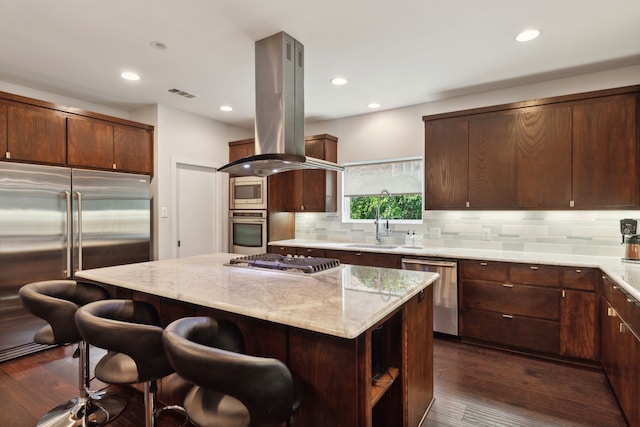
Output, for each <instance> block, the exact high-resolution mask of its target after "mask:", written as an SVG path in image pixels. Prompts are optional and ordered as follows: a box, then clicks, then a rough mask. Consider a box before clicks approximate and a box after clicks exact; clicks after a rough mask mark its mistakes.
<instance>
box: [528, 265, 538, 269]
mask: <svg viewBox="0 0 640 427" xmlns="http://www.w3.org/2000/svg"><path fill="white" fill-rule="evenodd" d="M529 268H530V269H532V270H537V269H538V267H537V266H535V265H531V266H529Z"/></svg>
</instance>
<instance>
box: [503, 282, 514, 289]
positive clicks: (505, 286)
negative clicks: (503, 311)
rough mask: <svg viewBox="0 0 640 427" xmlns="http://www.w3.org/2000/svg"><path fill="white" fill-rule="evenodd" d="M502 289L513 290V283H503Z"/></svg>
mask: <svg viewBox="0 0 640 427" xmlns="http://www.w3.org/2000/svg"><path fill="white" fill-rule="evenodd" d="M502 287H503V288H513V285H512V284H511V283H503V284H502Z"/></svg>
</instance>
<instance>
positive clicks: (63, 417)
mask: <svg viewBox="0 0 640 427" xmlns="http://www.w3.org/2000/svg"><path fill="white" fill-rule="evenodd" d="M19 295H20V301H21V302H22V305H23V306H24V307H25V309H26V310H27V311H29V312H30V313H32V314H33V315H35V316H37V317H40V318H42V319H44V320H45V321H47V322H48V325H45V326H44V327H42V328H41V329H40V330H39V331H38V332H36V334H35V336H34V338H33V340H34V341H35V342H37V343H40V344H50V345H64V344H70V343H78V350H77V353H78V354H79V358H80V360H79V368H80V372H79V375H78V379H79V384H78V390H79V396H78V397H77V398H75V399H72V400H70V401H68V402H67V403H63V404H62V405H59V406H57V407H56V408H54V409H52V410H51V411H49V412H47V413H46V414H45V415H44V416H43V417H42V418H41V419H40V421H38V424H37V425H38V426H47V427H63V426H64V427H71V426H99V425H103V424H106V423H108V422H109V421H111V420H113V418H115V417H116V416H118V415H119V414H120V413H121V412H122V411H123V410H124V408H125V406H126V404H127V402H126V400H124V399H122V398H120V397H118V396H114V395H105V394H104V393H102V392H100V393H94V392H90V391H89V383H90V380H91V376H90V373H89V346H88V345H87V343H86V342H85V341H83V339H82V337H81V336H80V333H79V332H78V329H77V328H76V323H75V313H76V311H77V309H78V307H80V306H83V305H85V304H88V303H90V302H93V301H98V300H103V299H107V298H109V294H108V293H107V291H106V290H105V289H103V288H101V287H100V286H97V285H91V284H86V283H77V282H75V281H74V280H48V281H42V282H33V283H29V284H26V285H24V286H23V287H22V288H20V292H19ZM74 357H75V355H74Z"/></svg>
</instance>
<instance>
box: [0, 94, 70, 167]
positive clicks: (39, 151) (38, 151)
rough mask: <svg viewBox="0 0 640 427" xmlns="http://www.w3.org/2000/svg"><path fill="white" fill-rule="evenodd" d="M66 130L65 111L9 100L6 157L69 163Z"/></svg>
mask: <svg viewBox="0 0 640 427" xmlns="http://www.w3.org/2000/svg"><path fill="white" fill-rule="evenodd" d="M66 130H67V124H66V117H65V115H64V114H63V113H60V112H58V111H55V110H51V109H48V108H42V107H38V106H33V105H26V104H19V103H14V102H11V103H8V104H7V149H6V153H7V154H6V156H5V158H7V159H11V160H19V161H27V162H34V163H46V164H53V165H65V164H66V162H67V140H66Z"/></svg>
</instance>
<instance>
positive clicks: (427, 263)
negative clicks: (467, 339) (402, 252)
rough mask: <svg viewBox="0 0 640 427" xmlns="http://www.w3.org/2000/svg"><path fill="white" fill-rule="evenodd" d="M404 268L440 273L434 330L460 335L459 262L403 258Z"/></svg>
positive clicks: (436, 290)
mask: <svg viewBox="0 0 640 427" xmlns="http://www.w3.org/2000/svg"><path fill="white" fill-rule="evenodd" d="M402 268H403V269H405V270H419V271H429V272H432V273H438V274H439V275H440V279H439V280H438V281H436V283H435V285H434V288H433V331H434V332H438V333H442V334H448V335H455V336H457V335H458V263H457V262H455V261H446V260H439V259H425V258H402Z"/></svg>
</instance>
